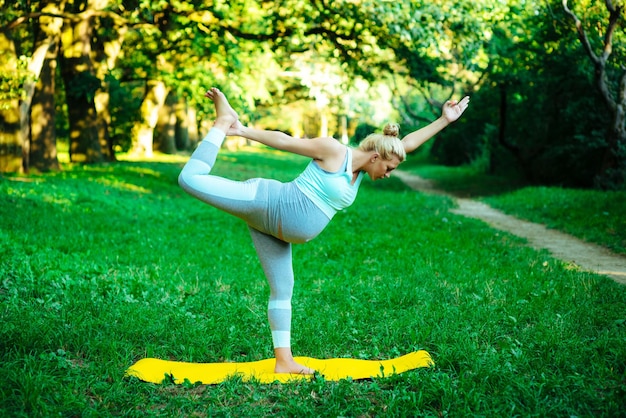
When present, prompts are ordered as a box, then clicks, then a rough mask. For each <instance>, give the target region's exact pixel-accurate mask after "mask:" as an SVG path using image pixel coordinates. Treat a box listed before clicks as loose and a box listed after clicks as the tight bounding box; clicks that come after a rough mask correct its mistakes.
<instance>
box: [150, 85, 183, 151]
mask: <svg viewBox="0 0 626 418" xmlns="http://www.w3.org/2000/svg"><path fill="white" fill-rule="evenodd" d="M176 100H178V99H177V97H176V95H175V94H172V93H170V94H168V95H167V99H165V103H164V104H163V106H162V107H161V109H160V110H159V120H158V122H157V126H156V129H155V136H154V142H153V149H154V150H155V151H160V152H162V153H164V154H174V153H176V113H175V110H174V109H175V107H176Z"/></svg>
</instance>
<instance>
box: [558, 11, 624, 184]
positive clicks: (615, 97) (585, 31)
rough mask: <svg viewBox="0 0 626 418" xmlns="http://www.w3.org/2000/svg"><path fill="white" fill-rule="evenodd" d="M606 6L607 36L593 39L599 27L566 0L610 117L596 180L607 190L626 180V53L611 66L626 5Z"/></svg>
mask: <svg viewBox="0 0 626 418" xmlns="http://www.w3.org/2000/svg"><path fill="white" fill-rule="evenodd" d="M604 5H605V8H606V11H607V12H608V16H607V17H606V21H605V26H604V28H603V29H604V33H603V34H601V33H600V34H593V37H592V36H590V35H589V32H590V31H592V30H594V29H593V28H598V27H599V25H598V24H589V23H587V24H586V25H585V24H584V23H583V22H582V21H581V20H580V19H579V18H578V16H577V14H576V13H575V12H574V11H572V10H571V9H570V8H569V6H568V2H567V0H563V9H564V10H565V13H566V14H567V15H568V16H569V17H570V18H571V20H572V22H573V23H574V26H575V28H576V33H577V35H578V39H579V40H580V42H581V44H582V46H583V48H584V50H585V52H586V54H587V57H588V58H589V60H590V61H591V63H592V65H593V75H594V77H593V78H594V84H595V87H596V89H597V90H598V91H599V92H600V95H601V97H602V99H603V101H604V105H605V107H606V109H607V111H608V112H609V115H610V118H609V119H610V125H609V127H608V129H607V130H606V131H607V133H606V150H605V152H604V155H603V158H602V164H601V166H600V167H599V170H598V177H597V181H598V182H599V183H600V184H601V185H602V186H605V187H606V186H615V185H619V184H622V183H623V182H624V181H625V180H626V65H625V64H624V59H625V58H626V54H624V55H622V56H621V60H620V59H619V57H618V58H617V59H618V60H619V61H617V62H616V63H614V64H613V65H611V63H610V59H611V57H612V55H613V54H612V53H613V48H614V45H613V41H614V37H615V32H616V30H617V29H618V28H619V26H620V25H624V4H620V3H619V0H605V1H604ZM596 48H597V51H598V52H596Z"/></svg>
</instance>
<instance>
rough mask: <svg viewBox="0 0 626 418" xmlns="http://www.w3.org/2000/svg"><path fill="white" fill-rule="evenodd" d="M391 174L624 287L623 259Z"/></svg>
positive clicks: (416, 179) (625, 270) (411, 178)
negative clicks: (452, 201)
mask: <svg viewBox="0 0 626 418" xmlns="http://www.w3.org/2000/svg"><path fill="white" fill-rule="evenodd" d="M395 175H396V177H398V178H399V179H400V180H402V181H403V182H404V183H405V184H406V185H407V186H409V187H410V188H412V189H414V190H419V191H423V192H426V193H434V194H440V195H446V196H449V197H451V198H453V199H454V200H455V201H456V202H457V204H458V208H456V209H453V210H452V211H451V212H453V213H455V214H458V215H462V216H466V217H469V218H476V219H480V220H482V221H484V222H486V223H487V224H489V225H490V226H492V227H493V228H496V229H499V230H501V231H506V232H509V233H511V234H513V235H516V236H518V237H522V238H525V239H526V240H528V243H529V244H530V245H531V246H533V247H534V248H544V249H547V250H548V251H550V253H552V255H553V256H554V257H556V258H558V259H560V260H562V261H565V262H567V263H572V264H575V265H577V266H578V267H580V268H581V269H583V270H587V271H592V272H595V273H598V274H603V275H606V276H609V277H611V278H612V279H613V280H615V281H616V282H619V283H622V284H626V257H624V256H621V255H619V254H614V253H612V252H610V251H609V250H607V249H606V248H604V247H600V246H598V245H595V244H590V243H588V242H584V241H581V240H579V239H578V238H575V237H573V236H571V235H568V234H564V233H562V232H559V231H555V230H553V229H548V228H546V227H545V226H543V225H540V224H535V223H532V222H527V221H523V220H520V219H517V218H514V217H513V216H509V215H506V214H504V213H502V212H500V211H498V210H496V209H493V208H492V207H490V206H488V205H486V204H485V203H482V202H478V201H476V200H470V199H461V198H457V197H455V196H452V195H450V194H447V193H445V192H443V191H441V190H437V189H436V188H435V187H434V186H433V184H432V183H431V182H429V181H428V180H424V179H422V178H421V177H418V176H415V175H412V174H409V173H405V172H401V171H396V172H395Z"/></svg>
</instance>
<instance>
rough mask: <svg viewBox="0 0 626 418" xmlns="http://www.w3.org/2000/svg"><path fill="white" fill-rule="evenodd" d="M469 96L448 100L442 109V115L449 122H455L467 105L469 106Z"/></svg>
mask: <svg viewBox="0 0 626 418" xmlns="http://www.w3.org/2000/svg"><path fill="white" fill-rule="evenodd" d="M469 100H470V98H469V96H465V97H463V98H462V99H461V101H459V102H457V101H455V100H448V101H447V102H446V103H445V104H444V105H443V109H442V112H441V113H442V115H443V117H444V118H446V120H447V121H448V122H449V123H452V122H454V121H455V120H457V119H458V118H460V117H461V115H462V114H463V112H465V109H467V106H469Z"/></svg>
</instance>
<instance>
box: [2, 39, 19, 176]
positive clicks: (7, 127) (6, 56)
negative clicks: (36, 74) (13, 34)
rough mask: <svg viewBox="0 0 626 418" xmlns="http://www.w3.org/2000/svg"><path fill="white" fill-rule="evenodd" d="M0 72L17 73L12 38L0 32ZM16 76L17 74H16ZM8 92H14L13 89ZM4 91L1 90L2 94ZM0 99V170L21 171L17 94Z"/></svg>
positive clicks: (8, 171)
mask: <svg viewBox="0 0 626 418" xmlns="http://www.w3.org/2000/svg"><path fill="white" fill-rule="evenodd" d="M0 56H2V59H1V60H0V72H2V73H4V74H9V75H15V74H16V73H17V55H16V53H15V45H14V43H13V40H12V39H10V38H9V37H8V36H7V35H6V34H4V33H3V32H0ZM16 77H17V76H16ZM9 93H15V92H13V91H11V92H9ZM5 95H6V92H3V96H5ZM6 96H8V97H6V98H4V97H3V98H1V99H0V172H3V173H16V172H22V171H23V166H22V160H23V155H22V152H23V145H24V139H23V137H22V132H21V130H20V110H19V100H18V97H19V96H18V94H14V95H13V94H8V95H6Z"/></svg>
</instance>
